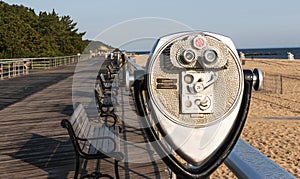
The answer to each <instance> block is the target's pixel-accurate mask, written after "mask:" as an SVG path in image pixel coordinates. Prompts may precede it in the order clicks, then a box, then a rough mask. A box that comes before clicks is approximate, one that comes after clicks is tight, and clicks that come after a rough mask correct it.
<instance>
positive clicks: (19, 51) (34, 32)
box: [0, 1, 89, 59]
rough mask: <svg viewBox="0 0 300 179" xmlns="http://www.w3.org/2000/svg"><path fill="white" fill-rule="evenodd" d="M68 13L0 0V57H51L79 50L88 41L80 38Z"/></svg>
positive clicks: (74, 53) (71, 53)
mask: <svg viewBox="0 0 300 179" xmlns="http://www.w3.org/2000/svg"><path fill="white" fill-rule="evenodd" d="M76 25H77V23H76V22H74V21H73V20H72V19H71V17H70V16H58V14H57V13H56V12H55V10H53V11H52V12H40V13H39V14H38V15H37V14H36V13H35V11H34V10H33V9H31V8H27V7H24V6H22V5H9V4H7V3H5V2H2V1H0V59H1V58H2V59H3V58H20V57H50V56H65V55H76V54H77V53H81V52H82V51H83V50H84V48H85V47H86V46H87V45H88V43H89V41H87V40H82V37H83V35H84V34H85V32H78V29H77V28H76Z"/></svg>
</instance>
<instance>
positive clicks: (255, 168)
mask: <svg viewBox="0 0 300 179" xmlns="http://www.w3.org/2000/svg"><path fill="white" fill-rule="evenodd" d="M225 164H226V165H227V166H228V168H229V169H230V170H231V171H232V172H233V173H234V174H235V175H236V176H237V177H239V178H286V179H289V178H295V177H294V176H292V175H291V174H290V173H289V172H287V171H286V170H284V169H283V168H281V167H280V166H279V165H277V164H276V163H275V162H273V161H272V160H271V159H269V158H268V157H266V156H265V155H263V154H262V153H260V152H259V151H258V150H257V149H256V148H254V147H252V146H251V145H250V144H248V143H247V142H245V141H244V140H242V139H239V140H238V142H237V144H236V146H235V147H234V149H233V150H232V152H231V153H230V155H229V156H228V157H227V158H226V160H225Z"/></svg>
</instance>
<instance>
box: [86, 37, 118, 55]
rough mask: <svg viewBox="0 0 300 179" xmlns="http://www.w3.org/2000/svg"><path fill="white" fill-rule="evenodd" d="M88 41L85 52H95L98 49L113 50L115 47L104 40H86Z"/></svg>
mask: <svg viewBox="0 0 300 179" xmlns="http://www.w3.org/2000/svg"><path fill="white" fill-rule="evenodd" d="M86 43H87V44H88V45H87V46H86V48H85V49H84V51H83V53H89V52H90V50H92V51H93V52H95V51H96V50H98V51H112V50H113V49H114V48H113V47H112V46H109V45H107V44H104V43H103V42H100V41H91V40H86Z"/></svg>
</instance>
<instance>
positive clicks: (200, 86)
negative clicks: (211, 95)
mask: <svg viewBox="0 0 300 179" xmlns="http://www.w3.org/2000/svg"><path fill="white" fill-rule="evenodd" d="M194 90H195V91H196V93H199V92H201V91H203V90H204V85H203V83H200V82H198V83H196V84H195V85H194Z"/></svg>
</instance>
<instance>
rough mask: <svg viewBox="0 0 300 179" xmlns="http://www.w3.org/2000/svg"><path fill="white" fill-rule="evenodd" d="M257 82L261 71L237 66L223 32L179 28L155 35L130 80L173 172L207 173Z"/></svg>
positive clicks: (222, 153) (224, 152)
mask: <svg viewBox="0 0 300 179" xmlns="http://www.w3.org/2000/svg"><path fill="white" fill-rule="evenodd" d="M261 84H262V74H261V71H260V70H259V69H254V71H251V70H243V69H242V66H241V63H240V60H239V57H238V54H237V51H236V49H235V46H234V44H233V42H232V41H231V40H230V39H229V38H228V37H225V36H222V35H218V34H213V33H206V32H182V33H176V34H171V35H168V36H165V37H162V38H160V39H159V40H157V42H156V45H155V46H154V48H153V50H152V52H151V55H150V57H149V59H148V63H147V68H146V70H145V71H135V74H134V83H133V86H134V97H135V105H136V109H137V111H138V114H139V116H140V117H141V121H142V123H143V125H144V126H143V127H144V129H145V131H146V134H147V137H148V139H149V141H150V142H151V143H152V145H153V147H154V149H155V150H156V152H157V153H158V154H159V155H160V157H161V158H162V159H163V160H164V162H165V163H166V164H167V165H168V167H169V168H170V169H171V170H172V171H173V172H175V174H176V176H177V177H179V178H181V177H182V178H202V177H203V178H206V177H208V176H209V175H210V174H211V173H212V172H213V171H214V170H215V169H216V168H217V167H218V166H219V165H220V164H221V163H222V162H223V161H224V159H225V158H226V157H227V156H228V154H229V153H230V151H231V150H232V149H233V147H234V145H235V143H236V142H237V140H238V138H239V136H240V133H241V131H242V129H243V126H244V123H245V120H246V117H247V113H248V109H249V104H250V97H251V91H252V88H254V89H255V90H258V89H259V88H260V87H261Z"/></svg>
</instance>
